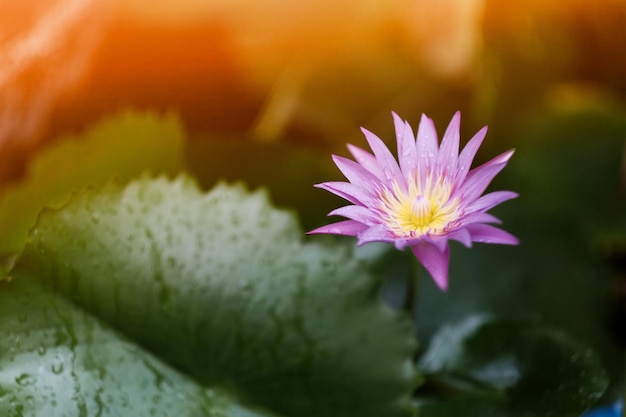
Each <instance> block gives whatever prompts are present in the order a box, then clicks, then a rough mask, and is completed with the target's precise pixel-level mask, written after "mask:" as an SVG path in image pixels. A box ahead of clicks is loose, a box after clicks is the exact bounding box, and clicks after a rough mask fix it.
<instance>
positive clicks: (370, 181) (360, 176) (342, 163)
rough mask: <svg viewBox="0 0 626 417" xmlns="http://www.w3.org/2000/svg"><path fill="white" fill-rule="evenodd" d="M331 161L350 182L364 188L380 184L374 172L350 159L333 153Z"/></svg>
mask: <svg viewBox="0 0 626 417" xmlns="http://www.w3.org/2000/svg"><path fill="white" fill-rule="evenodd" d="M333 161H334V162H335V165H337V168H339V170H340V171H341V172H342V173H343V175H345V177H346V178H347V179H348V181H350V182H351V183H352V184H354V185H357V186H359V187H362V188H365V189H371V188H372V187H375V186H378V185H380V180H379V179H378V177H376V176H375V175H374V174H372V173H371V172H369V171H368V170H366V169H365V168H363V167H362V166H361V165H359V164H357V163H356V162H354V161H353V160H351V159H348V158H344V157H342V156H338V155H333Z"/></svg>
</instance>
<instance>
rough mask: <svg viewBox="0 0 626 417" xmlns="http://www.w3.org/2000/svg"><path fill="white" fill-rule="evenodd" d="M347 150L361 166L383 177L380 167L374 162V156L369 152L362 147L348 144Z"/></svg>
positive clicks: (382, 178)
mask: <svg viewBox="0 0 626 417" xmlns="http://www.w3.org/2000/svg"><path fill="white" fill-rule="evenodd" d="M348 150H349V151H350V153H351V154H352V156H354V159H356V161H357V162H358V163H359V164H361V166H362V167H363V168H365V169H366V170H368V171H369V172H371V173H372V174H374V175H376V176H377V177H378V178H380V179H381V180H384V179H385V176H384V175H383V171H382V170H381V169H380V166H379V165H378V162H376V158H375V157H374V155H372V154H371V153H369V152H367V151H366V150H364V149H361V148H359V147H358V146H354V145H351V144H348Z"/></svg>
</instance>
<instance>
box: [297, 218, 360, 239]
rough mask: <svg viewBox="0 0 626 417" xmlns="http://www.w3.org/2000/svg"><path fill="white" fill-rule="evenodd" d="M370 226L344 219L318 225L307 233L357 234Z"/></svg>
mask: <svg viewBox="0 0 626 417" xmlns="http://www.w3.org/2000/svg"><path fill="white" fill-rule="evenodd" d="M367 228H368V226H367V225H364V224H363V223H359V222H357V221H354V220H344V221H341V222H337V223H332V224H327V225H326V226H322V227H318V228H317V229H314V230H311V231H310V232H307V233H306V234H307V235H319V234H329V235H343V236H357V235H358V234H359V233H361V232H363V231H365V230H367Z"/></svg>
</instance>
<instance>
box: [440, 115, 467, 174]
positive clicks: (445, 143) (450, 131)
mask: <svg viewBox="0 0 626 417" xmlns="http://www.w3.org/2000/svg"><path fill="white" fill-rule="evenodd" d="M460 129H461V113H460V112H458V111H457V112H456V113H455V114H454V116H453V117H452V120H451V121H450V124H449V125H448V128H447V129H446V133H444V135H443V139H442V140H441V146H440V147H439V154H438V155H437V172H438V173H440V174H443V175H446V176H448V177H449V178H451V179H454V178H455V175H456V168H457V162H458V159H459V141H460V140H461V132H460Z"/></svg>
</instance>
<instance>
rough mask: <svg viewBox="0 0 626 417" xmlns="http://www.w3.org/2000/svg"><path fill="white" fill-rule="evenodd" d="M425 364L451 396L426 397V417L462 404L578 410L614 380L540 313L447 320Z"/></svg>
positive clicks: (525, 412) (507, 412)
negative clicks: (539, 318)
mask: <svg viewBox="0 0 626 417" xmlns="http://www.w3.org/2000/svg"><path fill="white" fill-rule="evenodd" d="M420 369H421V370H422V371H423V372H424V373H425V374H426V375H427V379H428V376H431V377H432V378H433V381H434V382H435V383H434V385H436V386H439V387H443V389H441V391H442V393H443V394H444V396H445V395H446V394H447V396H448V397H452V398H453V400H452V401H446V402H440V403H434V404H432V403H431V404H425V405H424V406H423V407H422V411H423V414H421V415H423V416H425V417H431V416H452V415H458V413H459V412H460V410H463V409H464V410H466V411H468V412H469V410H473V411H471V413H470V414H466V415H485V416H490V415H494V416H495V415H501V416H519V417H522V416H524V417H526V416H527V417H530V416H540V415H546V416H547V415H552V414H551V413H556V414H554V415H560V416H561V415H562V416H579V415H580V414H581V413H582V412H583V411H585V410H586V409H587V408H588V407H590V406H591V405H593V404H594V403H595V402H596V401H597V400H598V399H599V398H600V397H601V396H602V394H603V393H604V391H605V390H606V388H607V386H608V385H609V378H608V375H607V374H606V372H605V371H604V369H603V366H602V364H601V361H600V359H599V357H598V356H597V355H596V354H595V353H594V352H593V351H592V350H590V349H589V348H587V347H585V346H583V345H581V344H579V343H578V342H576V341H574V340H572V339H571V338H569V337H568V336H567V335H566V334H564V333H563V332H560V331H557V330H555V329H553V328H550V327H548V326H545V325H542V324H541V323H540V322H538V321H536V320H521V319H490V318H488V317H485V316H472V317H470V318H468V319H466V320H464V321H462V322H461V323H459V324H456V325H448V326H444V327H443V328H442V329H441V330H440V332H439V333H438V334H437V335H436V336H435V337H434V338H433V340H432V341H431V345H430V347H429V349H428V351H427V352H426V353H425V354H424V355H423V356H422V358H421V360H420ZM446 391H448V392H446ZM450 392H453V393H454V395H451V396H450ZM455 413H457V414H455Z"/></svg>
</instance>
